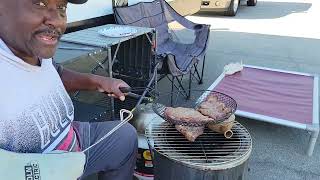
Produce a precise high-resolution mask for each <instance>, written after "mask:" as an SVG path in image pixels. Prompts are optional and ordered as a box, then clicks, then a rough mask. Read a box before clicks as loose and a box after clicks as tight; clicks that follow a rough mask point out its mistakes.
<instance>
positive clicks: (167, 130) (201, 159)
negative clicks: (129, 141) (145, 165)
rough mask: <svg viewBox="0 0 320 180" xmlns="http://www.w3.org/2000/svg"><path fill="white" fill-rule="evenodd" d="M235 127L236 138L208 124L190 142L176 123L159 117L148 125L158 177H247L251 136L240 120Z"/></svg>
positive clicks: (198, 178)
mask: <svg viewBox="0 0 320 180" xmlns="http://www.w3.org/2000/svg"><path fill="white" fill-rule="evenodd" d="M232 131H233V133H234V134H233V136H232V138H230V139H226V138H225V137H224V136H223V135H221V134H218V133H215V132H213V131H211V130H209V129H207V128H206V129H205V131H204V133H203V134H202V135H201V136H199V137H198V138H197V139H196V141H195V142H189V141H188V140H187V139H186V138H185V137H184V136H183V135H182V134H180V132H178V131H177V130H176V129H175V127H174V126H173V125H171V124H170V123H168V122H164V121H163V120H161V118H160V117H157V118H155V120H153V121H152V123H151V124H149V126H148V127H147V129H146V136H147V138H148V141H149V143H150V144H151V147H152V148H153V150H154V167H155V169H154V171H155V179H161V180H162V179H166V180H169V179H172V180H173V179H184V180H188V179H190V180H191V179H197V180H202V179H217V180H220V179H223V180H226V179H230V180H233V179H236V180H240V179H245V178H246V174H247V169H248V167H247V164H248V163H247V160H248V158H249V156H250V153H251V149H252V140H251V136H250V134H249V132H248V131H247V130H246V129H245V128H244V127H243V126H242V125H241V124H240V123H238V122H236V123H235V125H234V126H233V128H232ZM226 177H227V178H226ZM228 177H229V178H228Z"/></svg>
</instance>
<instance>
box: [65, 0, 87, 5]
mask: <svg viewBox="0 0 320 180" xmlns="http://www.w3.org/2000/svg"><path fill="white" fill-rule="evenodd" d="M87 1H88V0H68V2H69V3H72V4H83V3H86V2H87Z"/></svg>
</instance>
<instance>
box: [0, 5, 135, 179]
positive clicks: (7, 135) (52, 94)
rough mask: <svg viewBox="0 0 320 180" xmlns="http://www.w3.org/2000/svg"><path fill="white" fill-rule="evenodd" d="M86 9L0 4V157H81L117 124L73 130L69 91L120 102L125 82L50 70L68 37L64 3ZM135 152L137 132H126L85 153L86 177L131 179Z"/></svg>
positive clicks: (75, 125) (78, 125) (125, 129)
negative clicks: (69, 154) (87, 92)
mask: <svg viewBox="0 0 320 180" xmlns="http://www.w3.org/2000/svg"><path fill="white" fill-rule="evenodd" d="M85 1H86V0H1V1H0V69H1V71H0V82H1V90H0V99H1V100H0V148H1V149H5V150H9V151H14V152H27V153H47V152H50V151H53V150H65V151H80V150H81V149H82V150H84V149H85V148H86V147H88V146H90V145H91V144H93V143H94V142H96V141H97V140H99V138H101V137H102V136H103V135H105V134H106V133H107V132H108V131H110V130H111V129H112V128H113V127H114V126H116V125H117V124H118V122H116V121H110V122H101V123H91V124H89V123H80V122H73V117H74V108H73V105H72V101H71V99H70V97H69V96H68V94H67V91H75V90H96V91H100V92H107V93H110V94H113V95H114V96H115V97H116V98H120V100H124V99H125V98H124V94H123V93H122V92H121V91H120V90H119V87H127V86H128V85H127V84H126V83H125V82H123V81H121V80H117V79H111V78H107V77H102V76H96V75H92V74H82V73H77V72H73V71H70V70H67V69H63V68H61V67H59V68H57V69H58V71H57V70H56V69H55V67H54V66H53V63H52V59H51V58H52V57H53V55H54V53H55V51H56V48H57V43H58V40H59V38H60V37H61V35H62V34H63V33H64V32H65V30H66V22H67V17H66V9H67V4H68V2H69V3H75V4H80V3H84V2H85ZM58 72H59V73H58ZM66 90H67V91H66ZM136 149H137V135H136V131H135V129H134V128H133V127H132V126H131V125H129V124H126V125H125V126H123V127H122V128H120V129H119V130H118V131H116V132H115V133H114V134H113V135H112V136H111V137H109V138H107V139H105V140H104V141H102V142H101V143H99V144H98V145H97V146H95V147H93V148H92V149H90V150H89V151H88V152H87V153H86V159H87V163H86V166H85V172H84V175H83V177H85V176H87V175H89V174H92V173H97V172H102V176H101V177H102V179H112V180H127V179H131V178H132V174H133V168H134V165H135V156H136ZM53 168H54V167H53ZM66 168H67V167H66ZM0 177H1V175H0ZM0 179H2V178H0Z"/></svg>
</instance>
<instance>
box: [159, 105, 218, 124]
mask: <svg viewBox="0 0 320 180" xmlns="http://www.w3.org/2000/svg"><path fill="white" fill-rule="evenodd" d="M164 116H165V117H166V118H167V119H169V120H173V121H180V122H184V123H188V122H199V123H200V122H208V121H212V120H213V119H211V118H209V117H207V116H204V115H202V114H201V113H200V112H199V111H197V110H195V109H192V108H184V107H176V108H173V107H166V109H165V111H164Z"/></svg>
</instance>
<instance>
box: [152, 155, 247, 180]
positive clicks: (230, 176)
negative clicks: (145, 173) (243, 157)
mask: <svg viewBox="0 0 320 180" xmlns="http://www.w3.org/2000/svg"><path fill="white" fill-rule="evenodd" d="M154 159H155V161H154V167H155V168H154V177H155V178H154V179H155V180H163V179H165V180H178V179H181V180H182V179H183V180H246V179H247V172H248V161H245V162H243V163H242V164H240V165H238V166H235V167H232V166H230V167H231V168H227V169H221V170H206V169H201V168H194V167H188V166H186V165H185V164H182V163H179V162H176V161H174V160H172V159H169V158H167V157H165V156H163V155H161V154H160V153H159V152H157V151H155V152H154Z"/></svg>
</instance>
